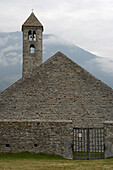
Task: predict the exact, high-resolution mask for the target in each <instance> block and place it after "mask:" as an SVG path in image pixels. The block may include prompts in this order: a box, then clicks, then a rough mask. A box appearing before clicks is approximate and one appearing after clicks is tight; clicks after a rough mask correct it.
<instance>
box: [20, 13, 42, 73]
mask: <svg viewBox="0 0 113 170" xmlns="http://www.w3.org/2000/svg"><path fill="white" fill-rule="evenodd" d="M22 31H23V76H24V75H26V74H29V73H30V72H32V70H33V69H34V68H35V67H36V66H39V65H40V64H42V32H43V26H42V24H41V23H40V21H39V20H38V19H37V18H36V16H35V15H34V13H33V12H32V13H31V15H30V16H29V18H28V19H27V20H26V21H25V23H24V24H23V25H22Z"/></svg>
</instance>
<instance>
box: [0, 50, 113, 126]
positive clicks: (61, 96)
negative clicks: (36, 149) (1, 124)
mask: <svg viewBox="0 0 113 170" xmlns="http://www.w3.org/2000/svg"><path fill="white" fill-rule="evenodd" d="M0 119H2V120H4V119H16V120H20V119H21V120H22V119H29V120H32V119H44V120H45V119H46V120H51V119H52V120H63V119H65V120H72V122H73V127H103V122H104V121H107V120H113V90H112V89H111V88H110V87H108V86H107V85H105V84H104V83H102V82H101V81H100V80H98V79H96V78H95V77H93V76H92V75H91V74H89V73H88V72H87V71H85V70H84V69H82V68H81V67H80V66H78V65H77V64H76V63H74V62H72V61H71V60H70V59H69V58H67V57H66V56H64V55H63V54H62V53H60V52H59V53H57V54H56V55H54V56H53V57H51V58H50V59H49V60H48V61H46V62H45V63H43V64H41V65H40V66H38V67H37V68H36V69H35V70H34V71H33V72H32V73H29V75H28V76H26V77H23V78H22V79H20V80H19V81H18V82H16V83H15V84H13V85H12V86H11V87H9V88H8V89H6V90H5V91H4V92H2V93H0Z"/></svg>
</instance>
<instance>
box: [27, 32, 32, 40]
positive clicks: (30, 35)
mask: <svg viewBox="0 0 113 170" xmlns="http://www.w3.org/2000/svg"><path fill="white" fill-rule="evenodd" d="M28 39H29V41H32V33H31V31H29V32H28Z"/></svg>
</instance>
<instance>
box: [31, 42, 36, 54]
mask: <svg viewBox="0 0 113 170" xmlns="http://www.w3.org/2000/svg"><path fill="white" fill-rule="evenodd" d="M30 53H32V54H33V53H35V46H34V45H33V44H32V45H30Z"/></svg>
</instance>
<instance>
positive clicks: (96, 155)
mask: <svg viewBox="0 0 113 170" xmlns="http://www.w3.org/2000/svg"><path fill="white" fill-rule="evenodd" d="M73 156H74V158H78V159H79V158H84V159H87V152H81V151H75V152H74V155H73ZM89 157H90V159H93V158H95V159H96V158H99V159H100V158H104V153H101V152H100V153H99V152H96V153H95V152H90V153H89Z"/></svg>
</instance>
